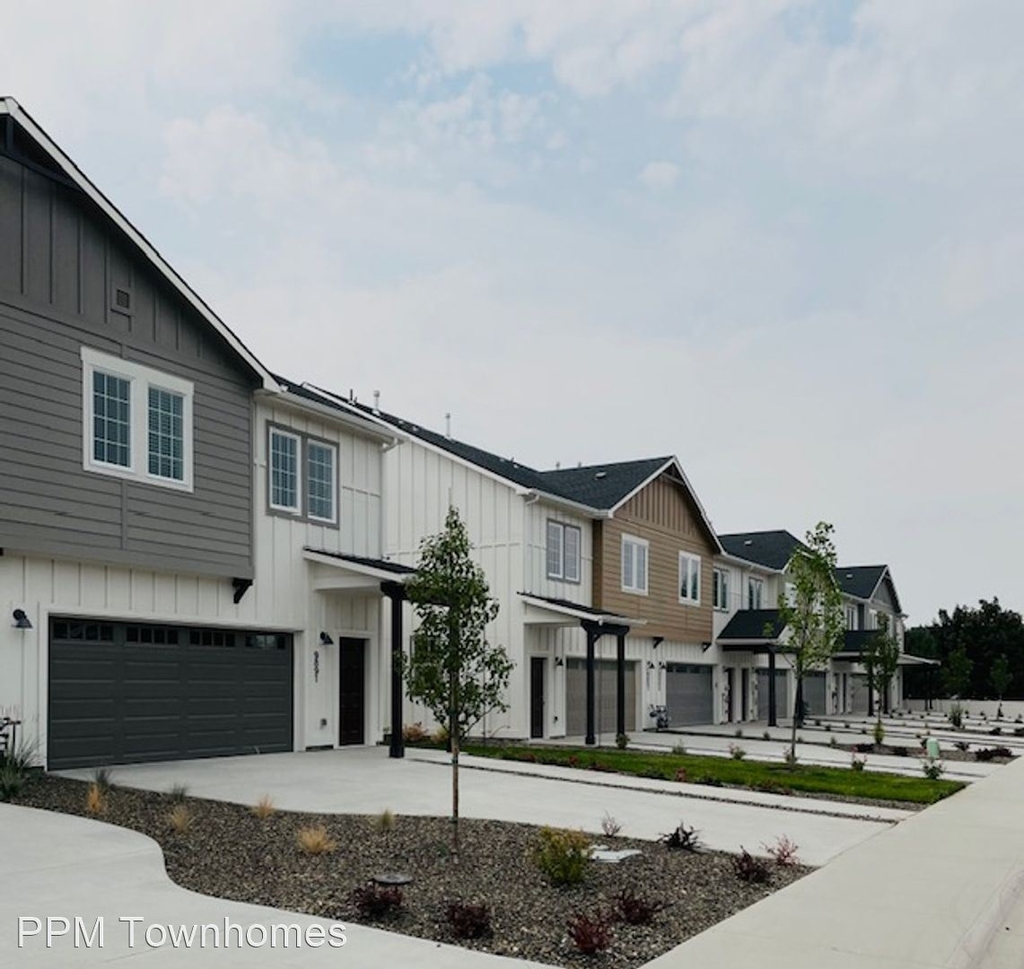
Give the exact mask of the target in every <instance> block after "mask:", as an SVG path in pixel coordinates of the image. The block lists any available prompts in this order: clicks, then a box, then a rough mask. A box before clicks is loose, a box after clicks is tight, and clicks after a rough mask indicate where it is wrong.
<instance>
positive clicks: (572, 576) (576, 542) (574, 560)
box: [547, 521, 582, 582]
mask: <svg viewBox="0 0 1024 969" xmlns="http://www.w3.org/2000/svg"><path fill="white" fill-rule="evenodd" d="M581 535H582V533H581V531H580V529H579V528H578V527H577V526H576V525H565V524H563V523H562V522H556V521H548V535H547V574H548V578H549V579H564V580H565V581H566V582H579V581H580V547H581V545H582V542H581V540H580V539H581Z"/></svg>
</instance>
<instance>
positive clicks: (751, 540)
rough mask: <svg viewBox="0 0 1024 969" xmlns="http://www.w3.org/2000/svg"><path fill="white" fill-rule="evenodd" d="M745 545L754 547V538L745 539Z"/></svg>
mask: <svg viewBox="0 0 1024 969" xmlns="http://www.w3.org/2000/svg"><path fill="white" fill-rule="evenodd" d="M743 544H744V545H753V544H754V540H753V539H752V538H745V539H743Z"/></svg>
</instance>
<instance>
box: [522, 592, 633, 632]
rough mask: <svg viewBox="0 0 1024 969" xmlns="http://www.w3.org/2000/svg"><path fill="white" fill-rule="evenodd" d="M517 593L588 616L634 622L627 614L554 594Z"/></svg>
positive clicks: (624, 622) (626, 622) (628, 622)
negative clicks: (597, 607) (587, 604)
mask: <svg viewBox="0 0 1024 969" xmlns="http://www.w3.org/2000/svg"><path fill="white" fill-rule="evenodd" d="M519 594H520V595H521V596H523V597H524V598H528V599H536V600H537V601H538V602H546V603H548V604H549V605H552V606H561V607H562V608H563V609H574V610H576V612H582V613H585V614H586V615H588V616H594V617H598V616H600V617H602V618H604V619H608V618H612V619H618V620H620V621H621V622H622V623H623V624H624V625H632V624H633V623H635V622H636V620H635V619H631V618H630V617H629V616H623V615H620V614H619V613H616V612H609V611H608V610H607V609H595V608H594V606H585V605H583V604H582V603H579V602H572V601H571V600H569V599H559V598H556V597H555V596H539V595H537V594H536V593H533V592H520V593H519Z"/></svg>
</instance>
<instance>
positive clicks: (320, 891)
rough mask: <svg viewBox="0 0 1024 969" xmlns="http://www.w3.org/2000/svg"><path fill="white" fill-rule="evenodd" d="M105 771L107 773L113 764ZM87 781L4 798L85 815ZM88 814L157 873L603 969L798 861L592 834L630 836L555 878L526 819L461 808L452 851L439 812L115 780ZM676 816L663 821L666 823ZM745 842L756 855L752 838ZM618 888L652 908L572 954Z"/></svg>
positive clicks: (787, 874)
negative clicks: (286, 800)
mask: <svg viewBox="0 0 1024 969" xmlns="http://www.w3.org/2000/svg"><path fill="white" fill-rule="evenodd" d="M113 780H114V782H115V784H116V780H117V778H116V773H115V775H114V778H113ZM88 788H89V785H88V784H87V783H85V782H82V781H74V780H71V779H69V778H62V777H55V776H52V775H45V774H40V775H37V776H34V777H33V778H32V779H31V780H30V781H29V783H28V784H27V785H26V787H25V789H24V791H23V792H22V793H21V794H20V795H18V796H17V797H16V798H14V803H17V804H22V805H24V806H27V807H38V808H44V809H47V810H53V811H62V812H66V813H68V814H77V815H82V816H89V812H88V811H87V810H86V800H87V792H88ZM180 805H181V806H184V807H185V808H187V812H188V814H189V815H190V817H191V823H190V824H189V825H188V826H187V830H184V831H180V832H179V831H176V830H175V829H174V828H173V827H172V824H171V822H170V819H169V817H168V815H169V814H170V812H171V811H172V810H173V809H174V808H175V807H176V806H180ZM96 817H98V819H99V820H103V821H107V822H109V823H112V824H117V825H121V826H123V827H128V828H132V829H134V830H136V831H140V832H142V833H143V834H146V835H148V836H150V837H151V838H153V839H155V840H156V841H157V842H158V843H159V844H160V846H161V848H162V849H163V852H164V859H165V863H166V867H167V873H168V874H169V875H170V877H171V878H172V879H173V880H174V881H175V882H177V883H178V884H179V885H181V886H182V887H184V888H187V889H191V890H193V891H196V892H201V893H203V894H206V895H213V896H217V897H220V898H229V899H235V900H238V901H243V902H252V903H255V904H259V905H269V906H273V907H275V908H282V909H288V910H291V911H295V912H306V913H309V914H311V915H315V916H319V917H324V918H329V919H336V920H338V921H341V922H355V923H360V924H373V925H376V926H378V927H380V928H384V929H389V930H391V931H395V932H401V933H404V934H407V935H415V936H421V937H423V938H427V939H432V940H436V941H439V942H449V943H454V944H458V945H465V946H469V947H472V948H477V949H481V950H485V951H488V952H493V953H496V954H500V955H508V956H518V957H521V958H527V959H532V960H535V961H538V962H545V963H553V964H558V965H593V964H597V963H599V964H600V965H602V966H606V967H609V969H627V967H635V966H640V965H642V964H643V963H645V962H647V961H649V960H651V959H653V958H654V957H655V956H657V955H660V954H661V953H663V952H665V951H666V950H668V949H671V948H672V947H674V946H676V945H678V944H679V943H680V942H682V941H684V940H685V939H687V938H688V937H690V936H692V935H695V934H696V933H698V932H701V931H703V930H704V929H706V928H708V927H709V926H712V925H714V924H715V923H716V922H719V921H721V920H722V919H724V918H727V917H728V916H730V915H732V914H734V913H736V912H738V911H740V910H741V909H743V908H745V907H746V906H748V905H750V904H752V903H753V902H756V901H758V900H759V899H761V898H764V897H765V896H767V895H769V894H771V893H772V892H774V891H776V890H777V889H779V888H782V887H784V886H785V885H788V884H790V883H791V882H793V881H795V880H796V879H798V878H800V877H802V876H803V875H804V874H806V873H807V872H808V871H810V869H808V868H805V867H801V866H798V865H791V866H785V867H783V866H779V865H776V864H774V863H771V864H770V880H769V882H768V883H767V884H757V883H751V882H746V881H743V880H741V879H740V878H739V877H738V876H737V874H736V871H735V868H734V856H732V855H729V854H724V853H721V852H712V851H708V852H703V851H702V852H699V853H691V852H688V851H681V850H670V849H668V848H667V847H665V846H664V845H662V844H657V843H651V842H644V841H636V840H633V839H628V838H619V837H615V838H605V837H600V838H598V839H597V840H598V841H599V842H600V843H602V844H606V845H608V846H609V847H612V848H615V849H623V848H637V849H639V850H640V851H641V852H642V854H640V855H638V856H635V857H632V858H628V859H626V860H624V861H622V862H620V863H619V864H604V863H599V862H595V861H590V862H587V873H586V878H585V880H584V882H583V884H582V885H579V886H575V887H570V888H556V887H554V886H552V885H551V884H550V883H549V882H548V880H547V878H546V877H545V876H544V875H543V874H542V873H541V872H540V870H539V869H538V868H537V867H536V865H535V864H534V862H533V861H532V859H531V849H532V848H533V846H534V845H535V843H536V841H537V832H538V829H537V828H535V827H533V826H530V825H522V824H508V823H504V822H497V821H477V820H463V821H462V822H461V823H460V831H461V850H460V852H459V856H458V859H457V860H456V859H455V858H454V857H453V856H452V853H451V849H450V832H451V824H450V821H449V820H448V819H446V818H420V817H396V818H395V819H394V825H393V827H392V828H391V830H390V831H387V830H382V827H383V825H382V824H381V818H377V817H367V816H356V815H314V814H299V813H293V812H277V811H275V812H273V813H272V814H270V815H269V816H268V817H265V818H260V817H257V815H256V814H255V813H254V812H253V811H252V809H251V808H250V807H247V806H244V805H238V804H229V803H226V802H222V801H207V800H202V799H199V798H191V797H188V796H187V795H186V796H181V794H180V792H179V796H178V797H175V796H173V795H171V794H169V793H168V794H162V793H155V792H152V791H138V790H132V789H130V788H119V787H116V786H115V787H113V788H111V789H110V790H109V792H108V793H107V794H106V805H105V810H104V811H103V812H102V813H100V814H99V815H96ZM179 820H180V819H179ZM678 820H679V819H678V818H675V819H672V820H670V821H669V820H667V823H666V829H669V828H672V827H674V826H675V824H676V823H678ZM310 825H322V826H323V827H324V828H325V829H326V831H327V833H328V834H329V836H330V838H331V839H332V840H333V841H334V842H335V843H336V847H335V848H334V849H333V850H331V851H329V852H327V853H324V854H318V855H314V854H308V853H306V852H304V851H303V850H302V849H301V848H300V847H299V845H298V840H297V835H298V832H299V830H300V829H302V828H303V827H307V826H310ZM782 833H783V832H782V831H779V832H777V834H779V835H781V834H782ZM746 847H747V848H749V849H752V850H754V851H758V852H760V853H763V850H762V848H761V846H760V845H747V846H746ZM737 849H739V846H737ZM396 870H398V871H401V872H404V873H407V874H409V875H411V876H412V877H413V881H412V883H411V884H410V885H408V886H406V888H405V889H404V890H403V905H402V907H401V909H400V910H399V911H398V912H397V914H394V915H391V916H385V917H382V918H380V919H378V920H373V919H367V918H364V917H361V916H359V915H358V913H357V909H356V908H355V905H354V901H353V899H352V892H353V890H354V889H356V888H358V887H360V886H364V885H366V884H367V882H368V881H369V880H370V879H372V878H373V876H374V875H376V874H378V873H381V872H390V871H396ZM622 889H631V890H633V891H635V892H637V893H638V894H641V895H646V896H647V897H648V898H649V899H651V900H654V901H657V902H661V903H664V905H665V908H664V909H663V910H662V911H660V912H659V913H658V914H656V915H655V916H654V921H653V923H652V924H651V925H646V926H645V925H629V924H626V923H624V922H621V921H616V922H615V924H614V941H613V942H612V944H611V946H610V948H609V949H608V950H607V951H606V952H604V953H603V954H601V955H599V956H598V957H594V956H584V955H582V954H581V953H579V952H577V951H576V950H575V948H574V947H573V945H572V943H571V942H570V941H569V939H568V937H567V932H566V927H567V923H568V921H569V920H570V919H571V918H572V917H573V916H574V915H576V914H577V913H581V912H582V913H594V912H596V911H598V910H602V911H605V912H607V911H609V910H610V909H611V907H612V905H613V900H614V898H615V896H616V894H617V893H618V892H619V891H620V890H622ZM456 900H461V901H465V902H482V903H485V904H486V905H487V906H489V909H490V913H491V927H492V932H491V934H490V935H488V936H485V937H483V938H480V939H469V940H460V939H457V938H455V937H454V935H453V933H452V931H451V929H450V928H449V924H448V921H447V917H446V912H447V906H448V904H449V903H450V902H452V901H456Z"/></svg>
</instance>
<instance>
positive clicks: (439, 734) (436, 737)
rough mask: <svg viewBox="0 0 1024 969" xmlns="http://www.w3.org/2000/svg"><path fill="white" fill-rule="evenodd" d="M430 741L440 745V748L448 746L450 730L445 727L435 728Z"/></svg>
mask: <svg viewBox="0 0 1024 969" xmlns="http://www.w3.org/2000/svg"><path fill="white" fill-rule="evenodd" d="M430 739H431V740H432V741H433V742H434V743H435V744H437V745H438V747H447V746H448V730H447V729H446V728H445V727H435V728H434V732H433V733H432V734H431V735H430Z"/></svg>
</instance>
